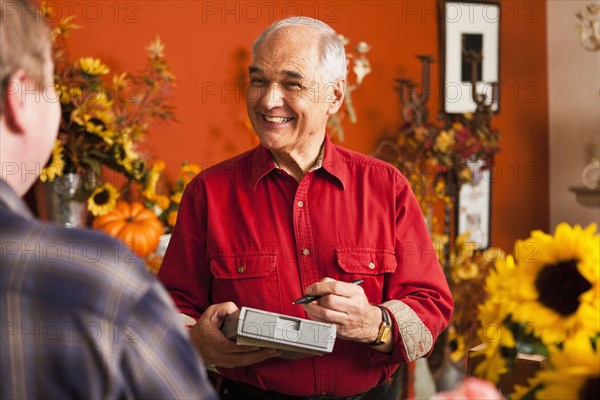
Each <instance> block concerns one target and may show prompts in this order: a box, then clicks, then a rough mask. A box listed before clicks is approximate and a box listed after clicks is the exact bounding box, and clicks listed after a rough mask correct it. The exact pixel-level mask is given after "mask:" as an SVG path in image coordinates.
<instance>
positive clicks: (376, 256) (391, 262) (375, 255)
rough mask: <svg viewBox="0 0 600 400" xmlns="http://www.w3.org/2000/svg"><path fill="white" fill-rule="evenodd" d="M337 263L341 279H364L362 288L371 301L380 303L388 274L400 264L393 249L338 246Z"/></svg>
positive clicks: (382, 299) (347, 280)
mask: <svg viewBox="0 0 600 400" xmlns="http://www.w3.org/2000/svg"><path fill="white" fill-rule="evenodd" d="M336 263H337V266H338V268H339V270H338V273H339V279H340V280H343V281H346V282H349V281H353V280H357V279H362V280H363V281H364V282H363V283H362V285H361V286H362V288H363V289H364V291H365V293H366V294H367V297H368V299H369V301H370V302H371V303H377V304H380V303H382V302H383V301H385V300H386V299H384V296H383V290H384V286H385V278H386V274H391V273H393V272H395V271H396V268H397V267H398V264H397V262H396V256H395V253H394V251H393V250H387V249H372V248H365V247H359V248H356V247H355V248H337V249H336Z"/></svg>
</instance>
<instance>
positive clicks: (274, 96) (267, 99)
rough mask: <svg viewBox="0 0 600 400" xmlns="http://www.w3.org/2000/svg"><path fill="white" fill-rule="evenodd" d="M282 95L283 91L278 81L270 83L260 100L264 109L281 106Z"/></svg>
mask: <svg viewBox="0 0 600 400" xmlns="http://www.w3.org/2000/svg"><path fill="white" fill-rule="evenodd" d="M284 96H285V93H284V91H283V88H282V87H281V85H279V84H278V83H272V84H271V85H269V86H268V87H267V88H266V90H265V92H264V93H263V96H262V99H261V102H262V103H263V106H264V107H265V108H266V109H268V110H270V109H272V108H276V107H281V106H283V98H284Z"/></svg>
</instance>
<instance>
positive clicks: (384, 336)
mask: <svg viewBox="0 0 600 400" xmlns="http://www.w3.org/2000/svg"><path fill="white" fill-rule="evenodd" d="M376 306H377V307H379V309H380V310H381V317H382V321H381V325H379V332H378V333H377V338H376V339H375V341H374V342H372V343H369V346H380V345H382V344H384V343H386V342H387V341H388V340H389V338H390V332H391V331H392V323H391V322H390V316H389V315H388V313H387V310H386V309H385V308H383V307H381V306H380V305H376Z"/></svg>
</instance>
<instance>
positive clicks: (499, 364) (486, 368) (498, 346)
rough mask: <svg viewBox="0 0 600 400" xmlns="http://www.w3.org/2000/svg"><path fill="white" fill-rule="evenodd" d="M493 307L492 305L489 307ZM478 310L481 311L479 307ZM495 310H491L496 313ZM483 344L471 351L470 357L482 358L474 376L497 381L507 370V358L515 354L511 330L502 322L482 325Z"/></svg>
mask: <svg viewBox="0 0 600 400" xmlns="http://www.w3.org/2000/svg"><path fill="white" fill-rule="evenodd" d="M490 308H493V307H490ZM480 311H482V310H481V309H480ZM496 312H497V310H492V313H496ZM479 336H480V338H481V339H482V340H483V341H484V344H485V346H484V347H483V348H482V349H481V350H478V351H474V352H472V353H471V355H470V356H471V357H475V358H477V357H481V356H483V359H482V360H481V361H480V362H479V363H478V364H477V366H476V367H475V370H474V373H475V376H477V377H479V378H481V379H485V380H486V381H490V382H494V383H498V382H499V381H500V376H501V375H503V374H505V373H506V372H508V370H509V368H508V367H509V362H508V361H509V360H511V359H513V358H514V357H515V356H516V352H517V350H516V344H515V338H514V336H513V334H512V331H511V330H510V329H509V328H508V327H507V326H506V325H504V324H503V323H499V324H498V323H492V324H486V325H484V326H483V327H482V328H481V330H480V331H479Z"/></svg>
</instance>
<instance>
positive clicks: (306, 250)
mask: <svg viewBox="0 0 600 400" xmlns="http://www.w3.org/2000/svg"><path fill="white" fill-rule="evenodd" d="M302 254H304V255H305V256H307V255H309V254H310V250H309V249H304V250H302Z"/></svg>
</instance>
